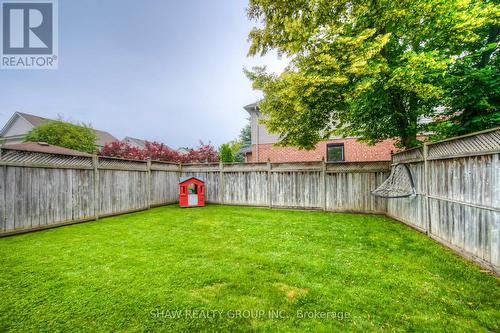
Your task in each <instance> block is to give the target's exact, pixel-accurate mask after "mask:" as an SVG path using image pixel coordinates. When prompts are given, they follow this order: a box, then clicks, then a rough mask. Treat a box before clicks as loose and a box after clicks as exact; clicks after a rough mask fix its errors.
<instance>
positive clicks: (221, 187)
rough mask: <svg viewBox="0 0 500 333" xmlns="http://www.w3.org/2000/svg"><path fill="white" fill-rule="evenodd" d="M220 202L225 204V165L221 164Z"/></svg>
mask: <svg viewBox="0 0 500 333" xmlns="http://www.w3.org/2000/svg"><path fill="white" fill-rule="evenodd" d="M219 201H220V204H221V205H223V204H224V163H222V161H220V162H219Z"/></svg>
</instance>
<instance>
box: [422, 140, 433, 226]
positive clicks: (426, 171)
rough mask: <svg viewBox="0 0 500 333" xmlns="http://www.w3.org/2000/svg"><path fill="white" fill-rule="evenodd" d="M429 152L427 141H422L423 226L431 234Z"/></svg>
mask: <svg viewBox="0 0 500 333" xmlns="http://www.w3.org/2000/svg"><path fill="white" fill-rule="evenodd" d="M428 154H429V146H428V145H427V143H424V147H423V155H424V191H425V211H426V213H427V214H426V216H425V218H426V219H427V221H426V222H427V223H426V227H425V229H426V230H425V232H426V234H427V235H430V234H431V209H430V205H429V162H428V160H427V157H428Z"/></svg>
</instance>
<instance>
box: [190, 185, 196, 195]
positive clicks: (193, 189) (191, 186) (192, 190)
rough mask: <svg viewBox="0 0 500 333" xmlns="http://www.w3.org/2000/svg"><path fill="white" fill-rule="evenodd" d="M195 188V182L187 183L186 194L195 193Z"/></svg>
mask: <svg viewBox="0 0 500 333" xmlns="http://www.w3.org/2000/svg"><path fill="white" fill-rule="evenodd" d="M196 188H197V186H196V184H189V185H188V194H196V193H198V191H197V189H196Z"/></svg>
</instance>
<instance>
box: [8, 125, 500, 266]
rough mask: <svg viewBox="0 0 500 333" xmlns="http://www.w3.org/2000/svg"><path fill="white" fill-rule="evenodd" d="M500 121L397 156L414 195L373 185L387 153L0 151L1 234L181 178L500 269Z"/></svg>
mask: <svg viewBox="0 0 500 333" xmlns="http://www.w3.org/2000/svg"><path fill="white" fill-rule="evenodd" d="M499 155H500V129H499V128H496V129H493V130H489V131H485V132H481V133H476V134H474V135H469V136H465V137H461V138H455V139H452V140H446V141H442V142H438V143H433V144H426V145H424V146H423V147H419V148H415V149H412V150H408V151H404V152H401V153H397V154H395V155H393V160H392V164H393V165H395V164H398V163H405V164H407V165H409V167H410V170H411V173H412V175H413V178H414V182H415V186H416V192H417V195H416V196H415V197H413V198H404V199H382V198H377V197H374V196H372V195H371V194H370V192H371V191H372V190H373V189H375V188H377V187H378V186H379V185H380V184H381V183H382V182H383V181H384V180H385V179H386V178H387V177H388V175H389V171H390V168H391V162H385V161H383V162H355V163H322V162H311V163H255V164H251V163H250V164H225V165H223V164H219V163H217V164H192V165H179V164H175V163H163V162H154V161H153V162H151V161H129V160H122V159H114V158H103V157H99V158H98V157H95V156H94V157H93V158H91V157H74V156H65V155H50V154H41V153H31V152H21V151H13V150H5V149H4V150H3V151H0V236H2V235H9V234H13V233H21V232H27V231H32V230H38V229H44V228H48V227H54V226H57V225H64V224H70V223H77V222H82V221H89V220H95V219H98V218H100V217H104V216H110V215H118V214H123V213H126V212H131V211H137V210H143V209H147V208H149V207H151V206H159V205H165V204H170V203H175V202H177V200H178V196H177V193H178V180H179V177H181V176H182V177H186V176H197V177H200V178H203V179H204V180H205V182H206V201H207V202H212V203H220V204H228V205H250V206H263V207H275V208H301V209H318V210H324V211H342V212H361V213H380V214H387V215H389V216H391V217H393V218H395V219H397V220H400V221H402V222H404V223H406V224H408V225H411V226H412V227H414V228H416V229H418V230H420V231H422V232H425V233H427V234H428V235H429V236H430V237H432V238H434V239H436V240H438V241H439V242H441V243H443V244H445V245H447V246H449V247H451V248H453V249H454V250H456V251H457V252H459V253H460V254H462V255H464V256H466V257H468V258H470V259H472V260H475V261H476V262H478V263H480V264H481V265H483V266H485V267H488V268H491V269H493V270H495V271H497V272H499V271H500V268H499V267H500V262H499V260H500V249H499V248H500V161H499V159H500V157H499Z"/></svg>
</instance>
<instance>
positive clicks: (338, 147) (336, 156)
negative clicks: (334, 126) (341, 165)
mask: <svg viewBox="0 0 500 333" xmlns="http://www.w3.org/2000/svg"><path fill="white" fill-rule="evenodd" d="M344 160H345V158H344V144H343V143H332V144H329V145H327V146H326V161H327V162H343V161H344Z"/></svg>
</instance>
